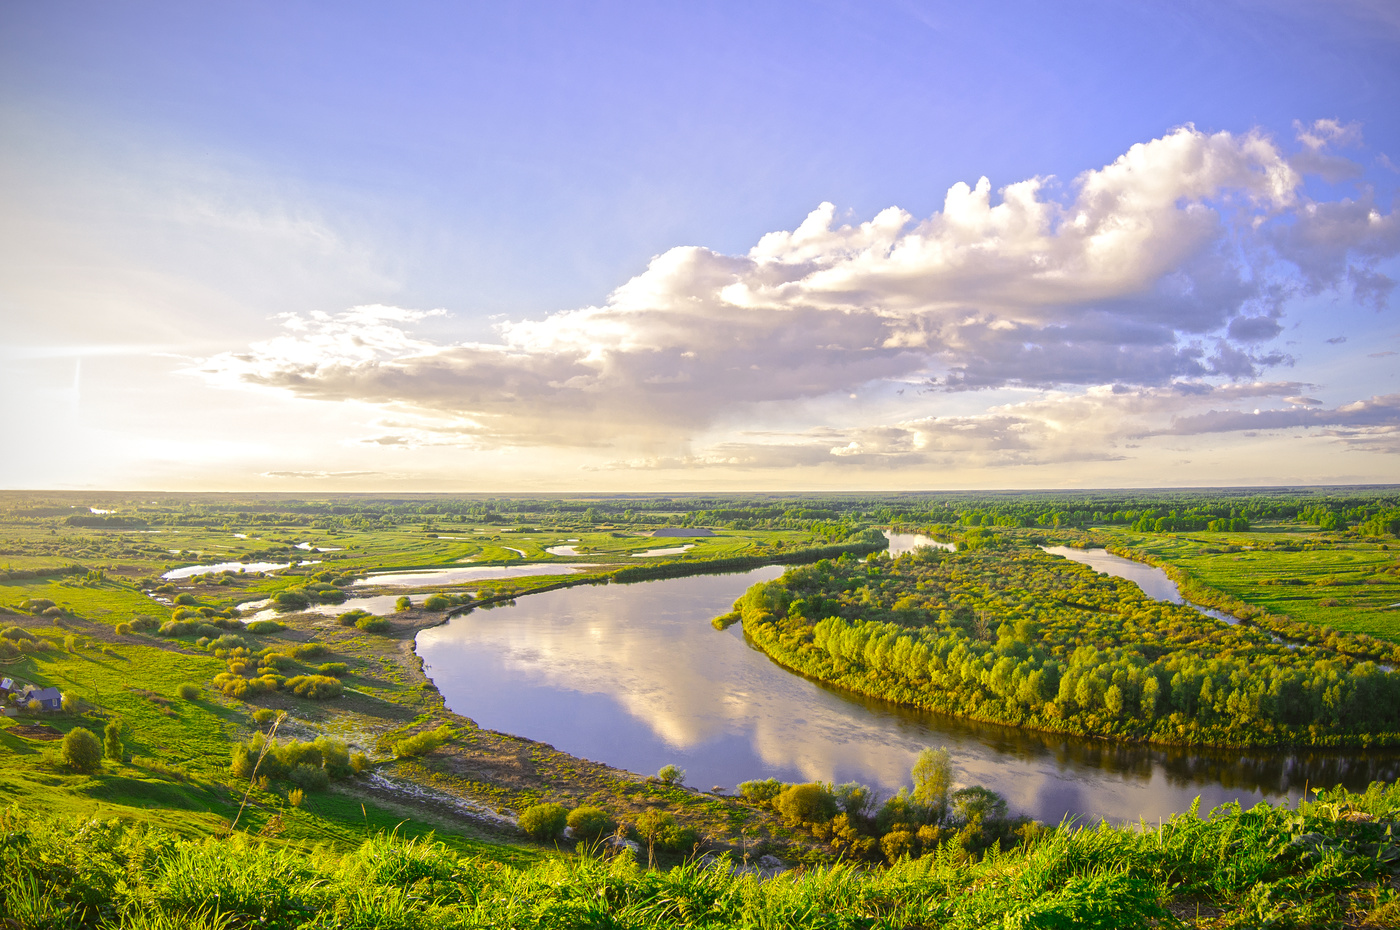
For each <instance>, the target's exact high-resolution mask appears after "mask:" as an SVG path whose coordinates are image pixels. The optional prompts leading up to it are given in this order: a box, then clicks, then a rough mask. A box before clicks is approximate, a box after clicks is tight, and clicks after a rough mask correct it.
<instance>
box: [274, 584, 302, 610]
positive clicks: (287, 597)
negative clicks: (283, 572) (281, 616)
mask: <svg viewBox="0 0 1400 930" xmlns="http://www.w3.org/2000/svg"><path fill="white" fill-rule="evenodd" d="M268 600H269V601H270V602H271V604H272V606H273V608H274V609H276V610H281V611H288V610H305V609H306V608H308V607H310V606H311V598H309V597H307V596H306V594H305V593H304V592H302V591H298V590H295V589H291V590H287V591H278V592H277V593H276V594H274V595H272V597H271V598H269V599H268Z"/></svg>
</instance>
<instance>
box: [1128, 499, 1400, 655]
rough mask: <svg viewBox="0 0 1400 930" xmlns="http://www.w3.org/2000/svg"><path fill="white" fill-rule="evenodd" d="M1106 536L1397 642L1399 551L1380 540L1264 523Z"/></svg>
mask: <svg viewBox="0 0 1400 930" xmlns="http://www.w3.org/2000/svg"><path fill="white" fill-rule="evenodd" d="M1113 536H1115V537H1117V538H1119V539H1121V540H1122V544H1123V545H1126V546H1128V547H1129V548H1132V549H1136V550H1139V551H1141V552H1144V553H1146V554H1148V555H1150V556H1152V557H1153V558H1156V559H1159V560H1161V561H1163V562H1166V563H1169V564H1172V565H1177V566H1179V567H1181V568H1183V569H1185V570H1186V571H1188V572H1190V573H1191V574H1192V575H1194V576H1195V577H1196V578H1198V579H1200V580H1201V581H1202V582H1204V583H1205V584H1207V585H1209V586H1210V587H1212V588H1215V589H1217V590H1219V591H1223V592H1225V593H1226V594H1229V595H1232V596H1234V597H1237V598H1239V599H1240V600H1242V601H1244V602H1245V603H1247V604H1250V605H1253V606H1255V607H1261V608H1263V609H1265V610H1268V611H1270V612H1272V613H1276V614H1283V615H1286V616H1288V617H1291V618H1293V619H1294V620H1299V621H1302V622H1305V623H1313V624H1318V625H1320V626H1328V627H1332V628H1333V629H1337V630H1345V631H1347V632H1351V633H1367V634H1370V635H1372V636H1376V637H1380V638H1382V639H1387V640H1390V641H1391V642H1400V551H1397V550H1396V549H1389V548H1386V544H1385V543H1383V542H1380V541H1371V540H1355V539H1341V538H1337V537H1335V536H1330V535H1327V534H1321V533H1317V532H1314V531H1311V528H1310V527H1308V528H1304V527H1298V526H1289V527H1284V526H1268V525H1265V526H1261V527H1260V528H1259V529H1258V530H1257V531H1254V532H1249V533H1182V534H1171V535H1156V534H1153V535H1142V534H1133V533H1129V532H1114V533H1113ZM1280 547H1289V548H1280ZM1212 550H1213V551H1212Z"/></svg>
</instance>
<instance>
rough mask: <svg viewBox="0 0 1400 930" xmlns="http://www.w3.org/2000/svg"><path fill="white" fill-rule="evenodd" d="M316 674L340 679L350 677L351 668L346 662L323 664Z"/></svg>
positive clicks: (318, 667)
mask: <svg viewBox="0 0 1400 930" xmlns="http://www.w3.org/2000/svg"><path fill="white" fill-rule="evenodd" d="M316 673H317V674H319V675H332V676H334V677H336V678H339V677H340V676H342V675H348V674H349V673H350V666H348V665H346V664H345V663H344V662H323V663H321V664H320V665H319V666H317V668H316Z"/></svg>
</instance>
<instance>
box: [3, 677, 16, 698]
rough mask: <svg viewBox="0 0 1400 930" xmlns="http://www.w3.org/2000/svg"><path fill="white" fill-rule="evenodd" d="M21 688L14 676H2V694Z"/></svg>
mask: <svg viewBox="0 0 1400 930" xmlns="http://www.w3.org/2000/svg"><path fill="white" fill-rule="evenodd" d="M18 689H19V685H17V684H15V680H14V679H13V678H0V694H9V693H10V692H11V691H16V690H18Z"/></svg>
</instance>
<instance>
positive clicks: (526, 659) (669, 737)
mask: <svg viewBox="0 0 1400 930" xmlns="http://www.w3.org/2000/svg"><path fill="white" fill-rule="evenodd" d="M920 542H921V540H919V539H916V538H911V537H909V536H908V534H893V535H891V543H892V550H895V551H903V550H904V549H906V548H909V547H912V546H913V545H917V544H919V543H920ZM926 542H927V543H932V542H933V541H932V540H927V541H926ZM1105 554H1106V553H1105ZM1081 555H1082V553H1081ZM1110 558H1116V557H1113V556H1110ZM1121 561H1124V562H1127V560H1121ZM1100 564H1101V565H1108V567H1109V568H1110V570H1111V569H1112V568H1116V567H1118V566H1115V565H1112V563H1102V562H1101V563H1100ZM1128 565H1131V566H1133V567H1134V568H1147V569H1150V568H1151V567H1150V566H1141V565H1139V564H1138V563H1133V562H1128ZM1095 567H1099V566H1095ZM781 573H782V569H781V568H780V567H776V566H774V567H767V568H760V569H756V570H754V571H750V572H745V573H742V574H734V575H701V576H695V577H690V578H677V579H668V580H665V581H652V582H645V583H641V584H633V585H607V586H591V585H590V586H582V587H576V588H566V589H562V590H558V591H551V592H546V593H543V594H535V595H530V596H529V597H522V598H521V599H520V600H519V601H518V602H517V603H516V604H515V605H514V606H509V607H498V608H496V609H494V610H477V611H474V612H472V613H469V614H465V615H461V616H457V617H454V618H453V619H452V620H451V621H450V622H448V623H447V624H445V625H443V626H440V627H436V628H433V629H430V630H425V631H423V632H422V633H420V634H419V636H418V644H417V648H418V652H419V654H420V655H421V656H422V657H423V660H424V663H425V666H426V668H427V671H428V674H429V675H430V676H431V677H432V678H433V680H434V682H436V684H437V686H438V687H439V688H440V689H441V691H442V693H443V696H444V697H445V699H446V701H447V704H448V706H449V707H451V708H452V709H453V710H455V711H456V712H458V713H461V714H464V715H466V716H469V717H471V718H473V719H474V720H476V721H477V723H479V724H480V725H481V726H483V727H487V728H490V729H493V730H499V731H502V732H506V733H514V734H518V735H521V736H526V737H529V738H531V739H536V740H541V741H544V742H547V743H551V744H553V745H554V746H556V747H557V748H559V749H562V750H564V751H566V752H569V753H572V754H574V755H578V756H582V757H585V758H589V759H595V760H598V761H601V762H606V763H608V764H610V765H615V766H618V767H620V768H625V769H629V770H632V771H636V772H648V773H649V772H655V771H656V770H657V769H658V768H660V767H661V766H662V765H665V764H667V763H674V764H676V765H679V766H680V767H681V768H683V769H685V770H686V772H687V775H686V778H685V782H686V784H689V785H692V786H695V787H699V788H703V789H709V788H710V787H711V786H712V785H719V786H723V787H724V788H726V789H729V790H733V788H734V786H735V785H736V784H737V783H738V782H739V781H743V780H747V779H753V778H768V777H776V778H779V779H782V780H784V781H810V780H813V779H822V780H832V781H837V782H842V781H858V782H862V783H864V784H868V785H872V786H875V787H877V788H879V789H880V790H881V791H883V792H886V793H892V792H894V791H896V790H898V788H899V787H900V786H901V785H906V784H908V783H909V769H910V767H911V765H912V764H913V761H914V758H915V756H916V755H917V754H918V752H919V750H921V749H923V748H924V747H926V746H935V747H936V746H947V747H948V748H949V750H950V751H951V752H952V757H953V767H954V775H955V778H956V780H957V781H958V782H959V783H961V784H980V785H985V786H987V787H989V788H992V789H993V790H995V791H997V792H999V793H1001V794H1002V795H1003V796H1005V797H1006V798H1007V801H1008V802H1009V804H1010V806H1011V808H1012V809H1013V810H1015V811H1017V812H1020V813H1026V814H1029V815H1031V816H1033V817H1035V818H1036V819H1038V820H1042V821H1046V822H1050V823H1055V822H1058V821H1060V820H1061V819H1062V818H1064V817H1077V818H1081V819H1082V820H1085V821H1090V822H1094V821H1097V820H1098V819H1100V818H1103V819H1107V820H1109V821H1111V822H1115V823H1116V822H1125V821H1136V820H1137V819H1138V818H1139V817H1142V818H1146V819H1148V820H1156V819H1157V818H1158V817H1167V816H1169V815H1171V814H1172V813H1175V812H1178V811H1183V810H1186V809H1187V808H1188V807H1189V806H1190V804H1191V801H1192V799H1194V798H1195V797H1196V796H1198V795H1199V796H1201V798H1202V805H1203V807H1204V808H1205V809H1209V808H1210V807H1213V806H1216V805H1218V804H1222V803H1226V802H1228V801H1235V800H1238V801H1240V802H1241V803H1243V804H1244V805H1245V806H1250V805H1252V804H1253V803H1255V802H1257V801H1260V800H1265V799H1268V800H1279V799H1282V798H1285V797H1287V798H1297V797H1298V796H1299V795H1300V794H1301V793H1302V790H1303V788H1304V785H1305V784H1309V783H1310V784H1311V785H1312V786H1314V787H1317V786H1322V785H1334V784H1346V785H1348V786H1349V787H1364V786H1365V784H1366V783H1367V782H1369V781H1370V780H1372V779H1377V778H1383V779H1393V778H1395V777H1396V775H1397V772H1400V763H1398V762H1397V757H1396V756H1395V755H1394V754H1368V753H1351V754H1341V753H1312V754H1296V753H1271V752H1262V751H1259V752H1242V751H1240V750H1229V751H1221V752H1201V751H1184V750H1177V749H1164V748H1153V747H1144V746H1135V745H1127V744H1121V743H1112V742H1105V741H1100V740H1089V739H1081V738H1073V737H1061V736H1053V735H1048V734H1039V733H1032V732H1027V731H1022V730H1017V729H1015V728H1011V727H1002V726H996V725H991V724H978V723H973V722H970V721H964V720H958V719H955V718H949V717H944V716H940V715H937V714H932V713H926V712H921V711H915V710H909V709H904V708H900V707H896V706H892V705H890V704H887V703H885V702H882V701H877V700H873V699H868V698H864V697H861V696H857V695H852V694H849V693H846V692H842V691H838V690H836V689H832V688H829V687H826V686H823V685H820V684H817V683H815V682H812V681H808V680H807V679H805V678H802V677H800V676H798V675H794V674H792V673H791V672H788V671H786V670H784V669H782V668H780V667H779V666H777V665H776V664H774V663H773V662H772V661H770V660H769V659H768V658H767V656H765V655H763V654H762V653H760V652H758V651H756V650H754V649H752V648H750V647H749V646H748V644H747V643H746V642H745V641H744V638H743V633H742V630H741V629H740V628H739V626H738V625H735V626H733V627H730V628H729V629H728V630H725V631H723V632H719V631H716V630H715V629H714V628H713V627H711V626H710V623H709V621H710V620H711V619H712V618H713V617H715V616H717V615H719V614H722V613H725V612H727V611H728V610H729V608H730V606H731V604H732V603H733V601H734V600H735V599H736V598H737V597H738V596H739V595H740V594H742V593H743V592H744V590H745V589H746V588H748V586H749V585H751V584H754V583H755V582H758V581H763V580H767V579H771V578H776V577H778V576H779V575H780V574H781ZM1113 573H1114V574H1117V572H1113ZM1144 577H1145V576H1144ZM1134 580H1137V579H1134ZM1164 580H1165V576H1164ZM1168 584H1170V581H1169V580H1168Z"/></svg>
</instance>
